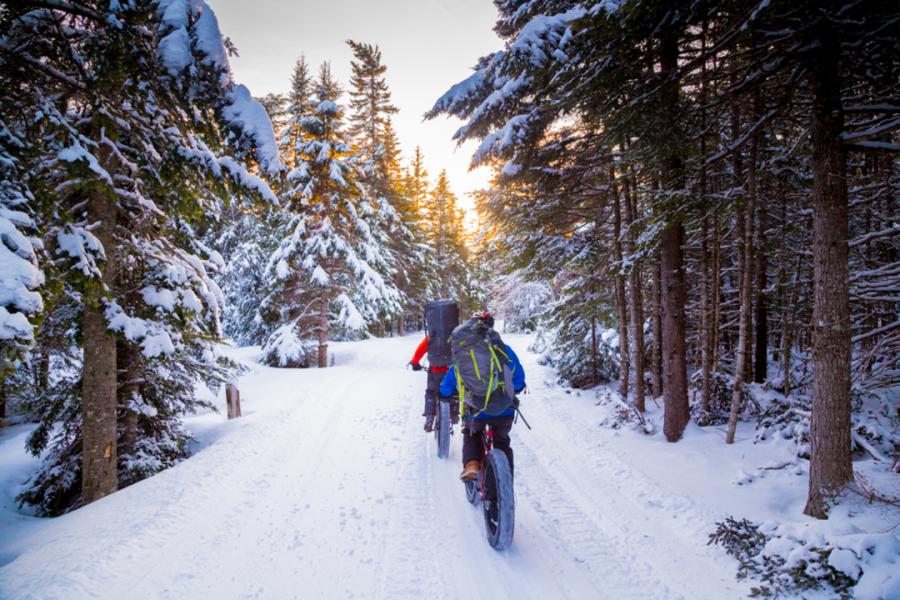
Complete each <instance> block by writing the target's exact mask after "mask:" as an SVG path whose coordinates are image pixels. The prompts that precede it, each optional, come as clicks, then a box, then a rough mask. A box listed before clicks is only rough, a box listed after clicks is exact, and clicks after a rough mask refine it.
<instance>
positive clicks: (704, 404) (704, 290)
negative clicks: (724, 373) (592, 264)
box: [700, 19, 712, 419]
mask: <svg viewBox="0 0 900 600" xmlns="http://www.w3.org/2000/svg"><path fill="white" fill-rule="evenodd" d="M706 39H707V22H706V20H705V19H704V21H703V29H702V32H701V38H700V44H701V47H700V51H701V53H702V54H703V55H704V56H705V55H706ZM708 84H709V79H708V77H707V71H706V59H705V58H704V59H703V64H702V65H701V79H700V106H701V110H700V131H701V132H702V133H701V134H700V196H701V202H702V204H703V207H704V209H703V210H704V213H703V219H702V221H701V227H700V274H701V281H700V286H701V287H700V373H701V375H700V376H701V391H700V418H701V419H705V418H706V416H707V415H708V414H709V401H710V378H711V377H712V360H711V359H712V352H711V348H710V341H711V336H710V333H711V329H712V327H711V326H710V318H711V317H712V314H711V312H712V310H711V305H712V303H711V302H710V289H709V288H710V281H709V279H710V274H709V270H710V266H709V215H707V214H706V210H707V208H706V198H707V192H708V190H707V187H708V183H707V174H706V94H707V87H708Z"/></svg>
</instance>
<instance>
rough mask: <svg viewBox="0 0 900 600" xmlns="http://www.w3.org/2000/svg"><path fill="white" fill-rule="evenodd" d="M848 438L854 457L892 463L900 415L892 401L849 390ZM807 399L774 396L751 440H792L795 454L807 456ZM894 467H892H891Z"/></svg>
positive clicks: (898, 441)
mask: <svg viewBox="0 0 900 600" xmlns="http://www.w3.org/2000/svg"><path fill="white" fill-rule="evenodd" d="M852 399H853V402H852V405H851V406H852V412H851V414H850V419H851V439H852V441H853V447H854V451H855V453H856V457H857V458H862V457H864V456H866V455H868V456H871V457H873V458H875V459H876V460H878V461H879V462H881V463H883V464H885V465H888V464H891V463H893V464H894V465H896V464H897V463H896V461H897V456H898V449H900V416H898V415H897V412H896V402H895V401H892V400H891V398H890V397H882V396H880V395H876V394H872V393H869V392H865V391H863V390H860V389H859V388H854V389H853V393H852ZM809 417H810V404H809V398H808V397H807V396H804V395H797V396H792V397H791V398H790V399H788V400H786V399H785V398H784V397H783V396H780V395H775V396H774V397H773V398H771V399H770V401H769V403H768V404H767V405H766V406H765V408H764V409H763V411H762V412H761V413H759V420H758V422H757V425H756V434H755V436H754V442H755V443H759V442H763V441H765V440H769V439H786V440H794V441H795V443H796V450H795V455H796V456H798V457H800V458H804V459H809V452H810V446H809ZM895 468H896V467H895Z"/></svg>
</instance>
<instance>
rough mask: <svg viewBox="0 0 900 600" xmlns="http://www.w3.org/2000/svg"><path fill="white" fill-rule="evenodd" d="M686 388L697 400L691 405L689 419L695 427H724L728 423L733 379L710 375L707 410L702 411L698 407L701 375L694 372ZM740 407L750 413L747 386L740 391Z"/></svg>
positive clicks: (719, 374) (701, 384) (699, 406)
mask: <svg viewBox="0 0 900 600" xmlns="http://www.w3.org/2000/svg"><path fill="white" fill-rule="evenodd" d="M688 387H689V388H690V389H691V390H692V392H693V397H695V398H697V402H695V403H694V404H692V405H691V418H692V419H694V422H695V423H697V425H700V426H702V427H705V426H707V425H724V424H725V423H727V422H728V415H729V414H730V413H731V395H732V389H733V388H734V377H731V376H728V375H726V374H724V373H718V372H713V373H710V385H709V410H708V411H704V410H703V408H702V407H701V405H700V402H699V399H700V396H701V394H702V393H703V374H702V372H700V371H696V372H695V373H694V374H693V375H691V377H690V379H689V380H688ZM741 406H742V407H743V409H744V412H745V413H747V412H748V411H752V409H753V406H754V405H753V404H752V403H751V398H750V394H749V393H748V391H747V386H744V388H743V390H742V391H741Z"/></svg>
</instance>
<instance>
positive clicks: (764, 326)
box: [753, 202, 769, 383]
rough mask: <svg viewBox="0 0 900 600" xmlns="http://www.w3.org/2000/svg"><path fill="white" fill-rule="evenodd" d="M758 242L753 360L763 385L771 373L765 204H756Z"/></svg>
mask: <svg viewBox="0 0 900 600" xmlns="http://www.w3.org/2000/svg"><path fill="white" fill-rule="evenodd" d="M756 210H757V219H758V224H757V229H758V233H757V236H758V240H759V242H758V243H757V244H756V253H757V260H756V265H755V266H756V322H755V323H754V325H755V326H756V346H755V357H754V360H753V370H754V371H753V381H755V382H756V383H762V382H763V381H765V380H766V377H767V376H768V372H769V352H768V350H769V298H768V294H767V292H766V288H767V287H768V285H769V280H768V274H767V273H766V271H767V269H768V268H769V261H768V250H767V249H766V248H767V245H768V239H767V235H766V228H767V227H768V213H767V212H766V209H765V202H757V203H756Z"/></svg>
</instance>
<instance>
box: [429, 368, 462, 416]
mask: <svg viewBox="0 0 900 600" xmlns="http://www.w3.org/2000/svg"><path fill="white" fill-rule="evenodd" d="M442 379H444V373H437V372H435V371H428V385H427V386H426V387H425V412H423V413H422V416H424V417H433V416H434V415H435V412H436V410H437V401H438V389H439V388H440V387H441V380H442ZM449 402H450V418H451V419H453V418H455V417H456V416H457V415H459V400H456V399H453V400H449Z"/></svg>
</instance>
